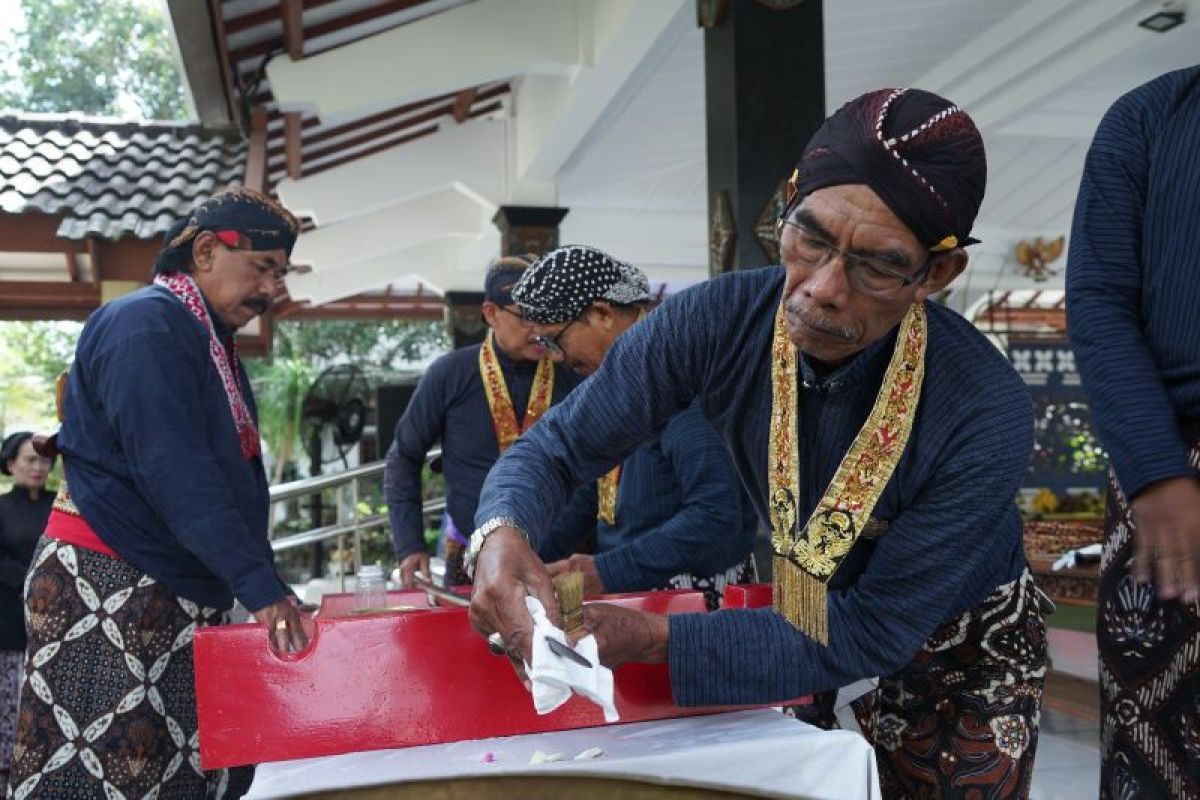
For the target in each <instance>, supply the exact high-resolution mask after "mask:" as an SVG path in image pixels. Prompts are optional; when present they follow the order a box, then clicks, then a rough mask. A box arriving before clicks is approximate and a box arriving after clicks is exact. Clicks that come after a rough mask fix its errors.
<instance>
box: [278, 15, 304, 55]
mask: <svg viewBox="0 0 1200 800" xmlns="http://www.w3.org/2000/svg"><path fill="white" fill-rule="evenodd" d="M279 16H280V18H282V19H283V42H284V45H285V46H286V48H287V54H288V58H290V59H291V60H292V61H300V60H301V59H303V58H304V4H303V3H302V2H301V0H279Z"/></svg>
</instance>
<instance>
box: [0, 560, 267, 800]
mask: <svg viewBox="0 0 1200 800" xmlns="http://www.w3.org/2000/svg"><path fill="white" fill-rule="evenodd" d="M25 619H26V629H27V631H28V635H29V641H28V647H27V650H26V659H25V678H24V682H23V684H22V687H21V705H20V712H19V715H18V719H17V734H16V744H15V747H14V753H13V765H12V772H11V775H10V777H9V789H8V791H9V794H8V797H10V798H16V800H24V799H25V798H46V799H47V800H49V799H50V798H54V799H55V800H58V798H74V797H79V798H84V797H87V798H92V797H96V798H107V800H120V798H128V800H135V798H136V800H147V799H149V800H155V799H157V800H220V799H222V798H231V797H240V796H241V795H242V794H243V793H244V792H245V790H246V789H247V788H248V787H249V782H250V780H251V779H252V777H253V773H252V770H247V769H240V770H216V771H209V772H205V771H203V770H201V768H200V754H199V751H198V747H199V737H198V733H197V726H196V699H195V681H194V678H193V667H192V638H193V635H194V634H195V632H196V629H197V628H198V627H200V626H204V625H218V624H221V623H222V622H224V621H226V620H225V614H224V613H223V612H220V611H218V610H216V609H212V608H204V607H201V606H198V605H196V604H195V603H192V602H190V601H188V600H185V599H183V598H181V597H178V596H177V595H175V594H173V593H171V592H170V591H168V590H167V589H165V588H164V587H163V586H161V585H160V584H158V583H157V582H156V581H155V580H154V579H153V578H151V577H149V576H148V575H145V574H143V573H141V572H140V571H138V570H137V569H136V568H135V567H133V566H132V565H130V564H129V563H127V562H126V561H123V560H121V559H119V558H113V557H111V556H107V555H103V554H101V553H97V552H94V551H91V550H87V549H85V548H82V547H77V546H75V545H70V544H66V543H63V542H60V541H58V540H56V539H50V538H47V537H43V538H42V540H41V542H39V544H38V548H37V551H36V553H35V554H34V560H33V567H32V568H31V569H30V572H29V575H28V576H27V577H26V580H25ZM247 746H248V747H249V746H250V743H249V742H248V743H247Z"/></svg>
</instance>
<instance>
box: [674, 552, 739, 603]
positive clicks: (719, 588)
mask: <svg viewBox="0 0 1200 800" xmlns="http://www.w3.org/2000/svg"><path fill="white" fill-rule="evenodd" d="M757 576H758V571H757V570H756V569H755V568H754V557H753V556H747V557H746V560H745V561H743V562H742V563H740V564H736V565H734V566H732V567H730V568H729V569H727V570H725V571H724V572H718V573H717V574H716V575H706V576H703V577H701V576H699V575H692V574H691V573H689V572H684V573H681V574H679V575H676V576H675V577H673V578H671V579H670V580H669V581H667V585H666V586H664V587H661V588H664V589H691V590H693V591H696V592H701V593H703V594H704V604H705V605H706V606H708V610H709V611H716V610H717V609H718V608H720V607H721V598H723V597H724V596H725V588H726V587H728V586H733V585H735V584H739V583H756V582H757V580H758V577H757Z"/></svg>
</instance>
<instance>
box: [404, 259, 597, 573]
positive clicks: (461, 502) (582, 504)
mask: <svg viewBox="0 0 1200 800" xmlns="http://www.w3.org/2000/svg"><path fill="white" fill-rule="evenodd" d="M532 260H533V257H532V256H505V257H503V258H499V259H497V260H496V261H493V262H492V263H491V264H490V265H489V266H488V269H487V273H486V274H485V277H484V301H483V305H482V306H481V307H480V313H481V314H482V315H483V319H484V322H486V323H487V326H488V333H487V337H486V338H485V339H484V341H483V342H482V343H480V344H477V345H474V346H471V347H464V348H460V349H458V350H455V351H454V352H452V353H447V354H446V355H444V356H442V357H441V358H439V359H438V360H437V361H434V362H433V364H431V365H430V367H429V369H428V370H426V371H425V375H424V376H422V378H421V383H420V385H418V387H417V391H416V393H415V394H414V395H413V397H412V400H411V401H410V402H409V404H408V407H407V408H405V410H404V415H403V416H402V417H401V418H400V421H399V422H398V423H397V425H396V431H395V434H394V438H393V441H392V445H391V447H390V448H388V452H387V467H386V468H385V470H384V493H385V496H386V498H387V502H388V513H389V516H390V520H391V524H392V547H393V549H394V550H395V553H396V558H397V559H398V560H399V561H400V578H401V582H402V583H403V585H404V586H405V587H406V588H407V587H411V586H412V582H413V575H414V573H416V572H417V571H418V570H419V571H421V572H422V573H423V574H424V575H425V576H426V577H429V551H428V550H426V548H425V514H424V512H423V511H422V510H421V506H422V500H423V496H422V491H421V473H422V470H423V468H424V466H425V454H426V453H428V452H429V449H430V448H431V447H433V445H434V444H436V443H437V442H441V445H442V471H443V474H444V475H445V477H446V517H445V521H446V523H447V527H448V528H449V531H448V532H446V531H444V532H443V533H444V534H447V535H445V537H444V541H445V547H446V550H445V552H446V567H447V569H446V580H447V582H448V583H449V584H465V583H468V582H469V578H468V577H467V576H466V574H465V573H464V572H463V571H462V557H463V551H464V549H465V546H466V537H465V536H463V535H462V534H459V533H457V532H458V531H470V530H471V529H472V527H473V526H474V518H475V506H476V505H477V504H478V503H479V490H480V488H481V487H482V486H483V479H484V478H485V477H486V476H487V473H488V470H490V469H491V468H492V465H493V464H495V463H496V459H497V458H499V457H500V454H501V453H503V452H504V451H505V450H506V449H508V447H509V445H511V444H512V443H513V442H515V441H516V440H517V437H518V436H520V435H521V434H522V433H523V432H524V431H526V430H528V429H529V428H530V427H531V426H532V425H533V424H534V423H535V422H537V421H538V419H540V418H541V416H542V415H543V414H544V413H546V411H547V410H548V409H549V408H550V406H551V405H553V404H554V403H557V402H558V401H560V400H562V399H563V398H564V397H566V396H567V393H568V392H570V391H571V389H573V388H574V387H575V385H576V384H577V383H579V379H578V378H577V377H576V376H575V374H574V373H572V372H571V371H570V370H568V369H565V368H563V367H561V366H557V365H555V364H554V363H553V362H551V361H550V360H548V359H546V358H545V355H546V352H545V350H544V349H542V347H541V346H539V345H538V344H537V342H535V341H534V338H533V333H532V331H531V330H530V329H529V327H528V325H527V324H526V322H525V321H524V320H523V319H522V317H521V312H520V311H518V310H517V306H516V304H514V303H513V299H512V289H513V286H514V285H515V284H516V282H517V281H518V280H519V279H520V277H521V274H522V273H523V272H524V271H525V269H526V268H527V267H528V266H529V264H530V263H531V262H532ZM562 525H563V526H564V530H565V531H569V532H570V534H572V535H575V534H578V535H579V536H580V537H581V538H583V537H586V536H587V535H588V534H591V533H593V532H594V530H595V512H594V509H593V507H592V505H591V501H590V498H588V497H586V496H582V495H581V497H580V499H579V501H577V502H576V503H573V504H572V506H571V509H570V511H569V512H568V513H567V514H565V515H564V516H563V520H562ZM551 534H552V535H557V529H552V530H551ZM568 554H569V553H568Z"/></svg>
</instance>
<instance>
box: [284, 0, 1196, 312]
mask: <svg viewBox="0 0 1200 800" xmlns="http://www.w3.org/2000/svg"><path fill="white" fill-rule="evenodd" d="M506 1H507V2H517V0H506ZM538 1H539V0H520V2H522V3H526V4H528V3H536V2H538ZM544 1H547V2H549V1H550V0H544ZM553 1H554V2H566V0H553ZM673 1H674V2H676V5H679V4H678V2H677V0H673ZM478 2H479V3H494V2H499V0H478ZM576 2H578V3H579V5H578V6H577V8H578V15H579V18H580V19H584V18H585V17H586V16H587V14H589V13H591V11H589V9H592V8H596V9H602V10H597V11H596V12H595V13H596V14H597V15H598V19H599V17H600V16H603V15H608V16H610V17H611V20H610V21H608V22H606V21H604V20H603V19H601V20H600V21H599V22H598V23H596V24H597V26H598V27H599V26H600V25H601V23H603V24H605V25H607V24H612V25H618V24H621V19H622V16H621V15H622V14H623V13H626V14H628V16H629V19H636V14H637V13H642V14H644V15H646V14H648V13H649V12H648V11H647V10H646V9H647V6H648V4H652V3H663V2H666V0H576ZM592 3H601V4H603V3H607V5H598V6H592V5H591V4H592ZM691 5H692V4H691V2H690V0H689V2H686V3H684V4H682V5H681V6H680V7H679V10H678V11H677V13H675V14H674V16H672V17H671V19H670V20H669V22H667V23H666V24H662V25H661V30H660V31H659V32H658V33H657V35H656V38H654V39H653V40H650V41H648V43H647V44H646V45H645V46H644V47H641V48H638V49H630V48H629V46H628V45H624V46H625V50H624V51H623V52H622V53H621V59H620V61H621V62H622V63H621V70H622V71H621V72H620V73H619V75H620V78H621V80H620V85H619V86H613V85H604V86H603V88H602V90H597V89H596V88H595V87H596V86H597V85H601V84H604V80H603V79H604V77H605V75H604V70H605V69H609V70H612V69H615V67H614V65H612V64H611V63H609V62H606V61H605V54H606V51H605V50H604V48H603V44H602V43H601V38H600V37H599V35H598V34H597V39H596V41H597V42H598V43H600V44H597V45H596V50H595V52H592V53H590V54H587V55H584V56H582V57H581V61H580V63H579V65H578V66H577V68H575V69H574V70H573V71H572V70H569V69H568V70H567V71H566V72H567V73H568V74H567V76H566V77H563V76H561V75H560V76H557V77H545V76H542V75H534V76H533V78H526V79H525V81H528V82H527V83H526V82H525V81H523V79H522V77H521V76H519V75H518V76H510V75H496V76H493V77H495V78H496V79H504V78H510V79H514V80H515V83H514V87H515V88H514V98H513V99H512V100H511V101H509V102H506V105H505V110H504V112H503V113H502V115H501V116H502V118H503V119H504V120H507V122H506V125H507V130H508V134H507V136H508V139H509V153H508V155H507V157H506V158H507V160H508V162H509V166H508V168H507V170H506V174H507V178H506V181H507V182H506V184H505V185H506V186H507V187H508V194H510V195H513V194H517V195H520V194H521V191H525V190H520V191H518V189H516V188H514V187H518V185H519V184H520V176H519V175H517V176H514V167H513V163H514V161H513V160H514V159H517V160H518V161H520V160H521V159H524V158H525V157H526V156H525V154H524V152H523V151H520V144H519V142H517V141H516V140H518V139H520V138H521V137H522V136H523V132H522V131H523V129H522V127H521V126H522V125H525V126H528V125H529V124H530V123H531V121H532V122H536V123H539V124H540V123H541V122H542V120H541V119H540V117H539V115H542V114H544V115H545V118H546V121H547V126H548V128H549V130H550V134H548V135H549V136H551V137H552V138H553V137H554V136H557V137H558V138H557V141H558V143H559V144H560V145H561V142H562V141H564V135H563V129H562V126H561V124H559V123H561V120H555V118H554V116H553V115H554V112H555V110H556V109H561V108H563V107H565V108H568V109H570V108H574V109H576V110H577V111H578V109H580V108H581V107H583V106H585V105H586V103H587V102H589V100H590V99H591V98H593V97H594V98H595V103H596V105H595V106H594V107H589V111H590V116H592V117H594V121H592V122H591V124H590V127H589V128H588V129H587V130H586V131H583V132H580V131H568V133H569V134H570V135H569V136H567V138H566V139H565V141H567V142H568V144H569V146H570V149H569V152H566V153H565V157H564V155H563V153H562V151H561V147H560V153H559V155H558V156H557V157H556V160H555V163H557V164H558V165H559V166H558V167H557V171H556V173H555V174H554V175H553V176H551V177H552V178H553V180H552V182H551V183H549V184H538V185H537V186H536V187H535V188H534V190H533V194H532V195H531V194H528V193H526V194H525V195H524V196H523V197H521V196H517V197H506V196H503V193H500V194H496V193H494V192H493V193H491V195H490V196H486V195H489V193H488V192H476V193H475V194H472V191H471V176H470V175H463V176H459V179H458V182H456V183H454V188H455V189H456V190H457V191H466V193H467V194H468V195H470V196H475V197H476V198H477V199H478V200H479V202H480V203H481V212H482V213H481V214H480V215H479V216H478V219H479V220H486V218H487V217H489V216H490V209H491V208H493V207H494V204H498V203H502V202H529V199H528V198H529V197H531V196H534V195H537V194H538V193H539V192H540V196H541V197H542V198H543V200H542V202H545V201H546V199H548V198H554V197H556V198H557V202H558V204H559V205H562V206H565V207H567V208H569V209H570V213H569V214H568V215H567V217H566V219H565V220H564V222H563V224H562V240H563V241H564V242H587V243H590V244H594V245H596V246H599V247H603V248H605V249H609V250H611V251H613V252H614V253H615V254H616V255H618V256H621V257H624V258H626V259H628V260H630V261H632V262H634V263H636V264H638V265H639V266H642V267H643V268H644V269H645V270H646V271H647V272H648V273H649V274H650V277H651V279H652V281H654V282H656V283H667V284H669V285H670V286H671V287H676V286H679V285H683V284H686V283H688V282H691V281H695V280H701V279H703V278H704V277H706V276H707V247H706V238H707V237H706V222H705V217H706V207H707V200H706V197H707V187H706V180H705V161H706V154H705V114H704V48H703V44H704V36H703V32H702V31H701V30H700V29H699V28H697V27H696V25H695V17H694V9H692V8H691ZM1177 5H1178V4H1177ZM1160 6H1161V3H1159V2H1156V1H1151V0H826V2H825V8H824V13H825V36H826V43H825V59H826V83H827V93H826V100H827V106H828V108H829V109H830V110H832V109H835V108H837V107H838V106H840V105H841V104H842V103H843V102H845V101H846V100H849V99H851V98H853V97H854V96H857V95H858V94H860V93H861V92H863V91H867V90H869V89H874V88H879V87H882V86H909V85H916V86H921V87H922V88H929V89H931V90H934V91H938V92H940V93H941V94H943V95H945V96H947V97H949V98H950V99H951V100H954V101H956V102H960V103H961V104H963V105H964V107H965V108H966V110H967V111H968V112H971V113H972V114H974V115H977V119H979V120H980V121H981V127H982V129H983V132H984V138H985V142H986V144H987V148H988V160H989V187H988V192H987V196H986V198H985V201H984V205H983V209H982V211H981V214H980V218H979V221H978V223H977V229H978V231H979V235H980V238H982V239H983V240H984V244H982V245H980V246H978V247H976V248H973V249H972V250H973V252H972V265H971V267H970V269H969V270H968V274H967V275H966V276H965V277H964V278H962V279H960V281H959V284H960V285H959V290H958V291H957V292H956V297H955V298H954V300H953V301H952V302H953V304H954V305H955V306H956V307H959V308H961V309H965V308H966V307H967V305H969V304H970V303H971V302H973V301H974V300H975V299H977V298H978V297H979V296H980V293H986V291H988V290H989V289H996V288H1004V289H1013V288H1016V289H1020V288H1057V287H1061V283H1062V281H1061V275H1059V276H1057V277H1056V278H1052V279H1051V280H1050V281H1049V282H1047V283H1044V284H1035V283H1033V282H1032V281H1030V280H1029V279H1026V278H1023V277H1021V276H1019V275H1018V274H1017V272H1018V270H1017V264H1016V262H1015V259H1014V258H1013V257H1012V255H1011V254H1012V251H1013V248H1014V246H1015V244H1016V242H1017V241H1018V240H1020V239H1022V238H1030V237H1033V236H1039V235H1040V236H1044V237H1050V238H1056V237H1057V236H1060V235H1065V234H1067V233H1068V232H1069V226H1070V219H1071V212H1072V207H1073V202H1074V195H1075V191H1076V189H1077V187H1078V182H1079V174H1080V169H1081V167H1082V163H1083V158H1084V155H1085V154H1086V150H1087V145H1088V142H1089V140H1090V138H1091V134H1092V132H1093V131H1094V129H1095V127H1096V125H1097V123H1098V122H1099V119H1100V116H1101V115H1102V113H1103V111H1104V109H1106V108H1107V107H1108V106H1109V105H1110V104H1111V103H1112V102H1113V101H1114V100H1115V99H1116V98H1117V97H1118V96H1119V95H1120V94H1122V93H1123V92H1125V91H1127V90H1129V89H1130V88H1132V87H1134V86H1136V85H1138V84H1140V83H1142V82H1144V81H1146V80H1148V79H1150V78H1152V77H1154V76H1156V75H1158V74H1161V73H1163V72H1166V71H1169V70H1171V69H1177V68H1181V67H1184V66H1187V65H1190V64H1194V63H1197V62H1200V36H1198V35H1197V31H1198V30H1200V18H1193V19H1189V20H1188V21H1187V22H1185V24H1184V25H1182V26H1180V27H1179V28H1176V29H1175V30H1173V31H1171V32H1169V33H1166V34H1155V33H1150V32H1147V31H1145V30H1143V29H1140V28H1138V27H1137V26H1136V24H1135V23H1136V20H1137V19H1140V18H1142V17H1144V16H1148V15H1149V14H1151V13H1153V12H1154V11H1155V10H1157V9H1158V8H1159V7H1160ZM468 7H469V6H467V7H463V8H468ZM660 8H661V7H660ZM1194 11H1195V13H1196V14H1200V9H1194ZM456 13H464V12H462V10H461V9H459V8H455V9H453V10H451V11H448V12H446V14H445V15H444V16H446V17H449V16H451V15H454V14H456ZM1193 17H1195V14H1194V15H1193ZM434 19H436V17H435V18H434ZM664 19H665V18H664ZM421 24H422V23H419V22H418V23H414V25H412V26H405V27H406V28H416V27H417V26H419V25H421ZM581 24H582V23H581ZM626 24H627V23H626ZM442 25H443V27H446V25H445V22H444V21H443V23H442ZM451 27H452V26H451ZM400 30H404V29H400ZM592 33H596V31H592ZM495 35H501V36H502V35H504V32H503V31H496V32H495ZM612 38H613V40H615V41H618V42H623V38H622V37H612ZM357 46H358V45H354V44H352V45H347V46H346V47H347V48H353V47H357ZM630 59H632V60H633V63H632V64H631V63H630ZM613 60H615V59H610V62H611V61H613ZM374 68H375V69H380V68H382V67H381V66H380V65H375V67H374ZM535 71H536V70H535ZM581 76H582V77H581ZM585 79H586V80H585ZM553 81H559V83H558V84H554V83H553ZM589 81H590V82H589ZM609 83H610V84H611V81H610V82H609ZM410 88H411V87H410ZM584 89H587V91H588V92H590V94H583V90H584ZM407 90H409V89H402V88H400V87H398V88H397V89H396V91H398V92H399V91H407ZM523 93H524V95H523ZM564 96H565V97H566V99H565V100H563V99H562V98H563V97H564ZM535 101H536V102H535ZM572 103H574V104H575V105H574V106H572V105H571V104H572ZM554 124H559V127H558V128H557V129H555V128H554ZM445 130H446V129H445V127H443V132H442V133H439V134H437V135H435V136H433V137H430V138H429V139H428V140H425V141H426V144H425V145H424V148H425V149H428V147H430V146H431V145H433V143H434V142H436V140H439V139H443V138H444V141H445V142H447V143H448V144H449V143H450V142H451V141H459V142H460V143H461V140H462V136H460V135H458V134H451V135H447V134H446V133H445ZM556 131H557V133H556ZM803 144H804V143H803V142H797V147H796V149H797V155H798V154H799V152H800V150H801V149H802V148H803ZM405 147H412V145H406V146H402V147H401V148H399V150H403V149H404V148H405ZM493 152H494V151H493ZM514 152H517V153H518V155H514ZM447 156H449V157H450V159H449V160H453V154H451V153H447ZM468 160H469V159H468ZM361 163H362V162H360V164H361ZM353 169H354V165H353V164H351V165H348V166H346V167H341V168H338V169H337V170H332V171H331V172H329V173H325V174H324V175H323V176H322V178H324V179H325V182H326V183H328V182H329V180H330V178H329V177H328V176H330V175H331V173H336V172H338V171H340V170H346V171H347V173H346V174H347V175H349V174H350V172H351V171H352V170H353ZM541 177H544V176H539V179H540V178H541ZM305 180H306V179H300V180H299V181H297V182H295V183H294V185H293V186H291V187H289V186H288V185H287V183H286V182H285V183H284V184H282V185H281V187H280V193H281V196H283V198H284V200H285V201H287V200H288V193H289V192H293V193H295V194H296V195H297V196H300V195H302V194H304V189H305V186H304V184H305ZM316 188H317V187H316V185H315V183H314V185H313V187H312V189H314V190H315V189H316ZM394 191H395V199H396V200H397V201H399V200H401V199H404V202H407V203H412V202H414V200H413V199H412V198H411V197H409V196H408V193H406V189H405V187H404V186H401V185H396V186H395V187H394ZM327 196H329V197H331V198H333V197H336V195H327ZM318 222H319V223H320V220H318ZM456 224H457V223H456ZM479 224H483V225H485V226H486V224H487V223H486V222H485V221H484V222H481V223H479ZM432 227H436V225H433V226H432ZM435 232H436V231H435ZM460 233H461V232H460ZM495 246H496V240H495V237H494V235H484V234H482V233H481V234H480V236H479V238H478V239H477V240H475V241H474V244H473V245H472V246H470V247H467V246H462V247H459V248H457V250H456V251H455V252H457V253H459V254H460V255H461V256H462V257H463V258H466V259H467V260H468V261H469V262H470V263H467V262H464V263H463V264H462V265H460V267H459V268H458V269H457V270H450V271H448V272H447V271H446V270H444V269H441V268H440V267H433V266H431V267H430V268H429V270H428V271H429V272H430V273H432V272H439V273H440V274H439V276H438V279H435V280H428V281H426V282H427V283H430V284H431V285H433V286H435V287H439V288H442V289H465V288H476V287H475V286H467V285H463V286H459V285H447V282H446V281H447V280H454V281H474V280H475V279H476V278H477V277H478V276H479V275H481V273H482V263H480V264H479V268H478V270H476V269H475V268H474V267H473V266H472V265H473V264H474V261H471V259H484V260H486V254H485V253H484V251H485V250H488V249H489V248H491V249H494V248H495ZM301 249H303V248H301ZM438 252H442V251H441V250H439V251H438ZM358 260H361V259H358ZM338 261H339V263H340V266H339V267H338V268H339V269H351V268H353V265H354V263H355V261H356V258H355V257H354V256H353V254H352V253H347V254H345V255H344V256H343V257H342V258H340V259H338ZM1064 262H1065V259H1063V260H1062V261H1060V262H1058V263H1056V264H1055V265H1053V266H1055V267H1061V265H1062V263H1064ZM364 263H365V262H364ZM372 263H373V265H374V266H373V267H372V269H371V271H370V275H371V281H375V282H377V283H378V282H380V281H381V280H382V279H383V275H384V274H386V267H384V266H381V264H386V260H385V261H383V262H380V261H379V259H378V258H376V259H375V260H374V261H373V262H372ZM468 267H469V268H468ZM313 268H314V269H313V275H315V276H319V273H320V272H321V271H322V265H321V264H320V263H314V264H313ZM409 273H412V274H422V267H421V265H420V264H415V265H406V266H404V267H397V277H399V275H400V274H409ZM364 274H366V273H364ZM346 275H347V276H348V275H349V273H346ZM446 275H450V276H452V277H451V278H449V279H448V278H446V277H445V276H446ZM327 277H330V278H332V277H333V276H327ZM426 277H427V276H426ZM342 278H343V276H342V275H339V276H337V279H336V280H333V281H330V280H324V281H322V283H323V284H325V285H326V286H328V285H330V284H335V285H344V286H345V287H346V291H347V293H349V291H350V290H351V289H355V290H362V289H364V288H370V287H367V286H363V285H362V281H355V280H342ZM328 291H329V290H328V289H326V290H324V291H323V292H322V293H321V295H322V296H324V297H326V298H327V299H328V297H329V295H328ZM301 294H303V292H301Z"/></svg>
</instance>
